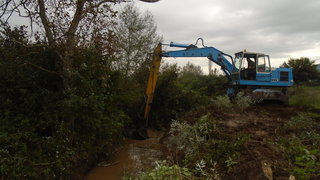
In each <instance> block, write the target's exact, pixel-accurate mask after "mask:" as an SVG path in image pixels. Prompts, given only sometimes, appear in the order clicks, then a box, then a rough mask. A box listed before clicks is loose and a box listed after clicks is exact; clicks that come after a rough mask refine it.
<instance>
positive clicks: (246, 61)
mask: <svg viewBox="0 0 320 180" xmlns="http://www.w3.org/2000/svg"><path fill="white" fill-rule="evenodd" d="M256 57H257V55H256V54H249V53H248V54H247V53H245V54H244V55H243V58H242V62H241V66H240V71H241V72H240V77H241V79H244V80H255V79H256Z"/></svg>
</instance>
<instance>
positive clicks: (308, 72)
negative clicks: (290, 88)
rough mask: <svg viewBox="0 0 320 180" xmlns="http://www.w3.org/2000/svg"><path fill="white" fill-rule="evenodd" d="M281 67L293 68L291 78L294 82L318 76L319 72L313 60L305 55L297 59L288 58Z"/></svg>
mask: <svg viewBox="0 0 320 180" xmlns="http://www.w3.org/2000/svg"><path fill="white" fill-rule="evenodd" d="M283 67H290V68H292V69H293V79H294V81H295V82H296V83H302V82H309V81H311V80H316V79H317V78H319V72H318V71H317V69H316V65H315V61H311V60H310V59H309V58H307V57H301V58H299V59H293V58H291V59H289V60H288V62H284V63H283Z"/></svg>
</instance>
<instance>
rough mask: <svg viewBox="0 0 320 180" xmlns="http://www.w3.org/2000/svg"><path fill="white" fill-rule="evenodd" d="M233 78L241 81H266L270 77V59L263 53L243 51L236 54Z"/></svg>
mask: <svg viewBox="0 0 320 180" xmlns="http://www.w3.org/2000/svg"><path fill="white" fill-rule="evenodd" d="M234 65H235V68H234V71H233V77H238V78H237V79H239V80H251V81H264V80H265V77H266V76H270V73H271V67H270V58H269V56H268V55H264V54H261V53H252V52H246V51H241V52H238V53H236V54H235V60H234Z"/></svg>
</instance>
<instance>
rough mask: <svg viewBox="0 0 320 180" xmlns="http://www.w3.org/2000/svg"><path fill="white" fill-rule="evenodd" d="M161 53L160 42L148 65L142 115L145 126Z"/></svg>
mask: <svg viewBox="0 0 320 180" xmlns="http://www.w3.org/2000/svg"><path fill="white" fill-rule="evenodd" d="M161 53H162V46H161V44H158V46H157V47H156V48H155V49H154V52H153V57H152V64H151V67H150V74H149V79H148V85H147V90H146V107H145V111H144V115H143V118H144V120H145V121H146V126H148V117H149V113H150V109H151V104H152V100H153V95H154V91H155V89H156V83H157V80H158V74H159V69H160V63H161Z"/></svg>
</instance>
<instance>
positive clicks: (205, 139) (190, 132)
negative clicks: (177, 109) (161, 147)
mask: <svg viewBox="0 0 320 180" xmlns="http://www.w3.org/2000/svg"><path fill="white" fill-rule="evenodd" d="M248 138H249V137H248V136H247V135H239V136H235V137H233V136H228V135H226V134H224V133H222V131H221V129H220V128H219V127H218V124H217V121H216V120H215V119H214V118H213V117H212V115H211V114H207V115H205V116H202V117H201V118H199V119H198V120H197V121H196V122H195V124H193V126H191V125H189V124H187V123H185V122H179V121H174V122H173V123H172V125H171V130H170V137H169V139H168V146H169V148H170V149H172V150H176V151H179V152H180V153H183V157H184V159H183V165H184V166H186V167H189V168H190V169H196V175H198V176H203V177H205V178H209V176H210V178H209V179H215V178H217V177H218V175H219V173H218V169H219V168H218V167H222V168H221V169H226V170H227V171H228V172H230V171H232V168H233V166H234V165H235V164H237V163H238V162H237V160H238V158H239V156H240V153H239V151H240V149H241V148H242V146H243V144H244V143H245V142H246V141H247V140H248ZM176 154H178V153H176ZM204 159H205V160H204ZM223 171H224V170H223ZM214 172H216V173H214ZM212 175H214V176H212Z"/></svg>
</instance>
